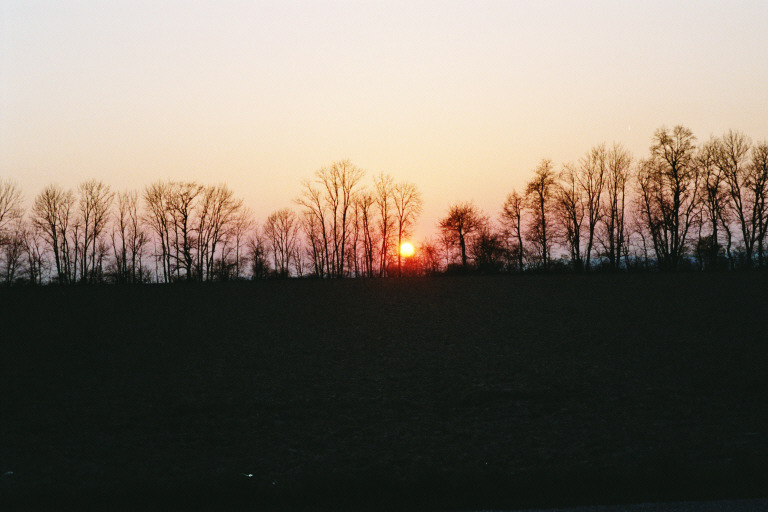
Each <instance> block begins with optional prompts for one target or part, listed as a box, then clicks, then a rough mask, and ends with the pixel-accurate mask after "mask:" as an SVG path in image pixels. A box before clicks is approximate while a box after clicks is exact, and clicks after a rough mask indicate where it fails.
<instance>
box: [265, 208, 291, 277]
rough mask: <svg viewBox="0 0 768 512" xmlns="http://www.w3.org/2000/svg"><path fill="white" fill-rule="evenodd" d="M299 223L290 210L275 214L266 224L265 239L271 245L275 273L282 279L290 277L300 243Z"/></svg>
mask: <svg viewBox="0 0 768 512" xmlns="http://www.w3.org/2000/svg"><path fill="white" fill-rule="evenodd" d="M298 231H299V223H298V221H297V220H296V214H295V213H294V212H293V210H291V209H290V208H282V209H280V210H277V211H275V212H273V213H272V214H271V215H270V216H269V217H267V221H266V222H265V223H264V230H263V232H264V237H265V239H266V241H267V243H268V244H269V252H270V253H271V254H272V262H273V264H274V266H273V268H274V271H275V273H276V274H277V275H278V276H280V277H288V276H289V275H290V268H291V263H292V261H293V257H294V254H295V252H296V245H297V243H298Z"/></svg>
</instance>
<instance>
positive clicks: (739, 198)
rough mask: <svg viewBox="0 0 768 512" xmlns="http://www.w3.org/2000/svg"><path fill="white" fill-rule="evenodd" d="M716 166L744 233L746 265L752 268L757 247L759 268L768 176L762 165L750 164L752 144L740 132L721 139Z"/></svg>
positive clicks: (751, 162)
mask: <svg viewBox="0 0 768 512" xmlns="http://www.w3.org/2000/svg"><path fill="white" fill-rule="evenodd" d="M717 147H718V151H717V153H716V155H717V156H716V163H717V167H718V169H719V171H720V174H721V175H722V179H723V181H724V183H725V186H726V190H727V192H728V206H729V207H730V210H731V213H732V215H733V217H734V218H735V220H736V222H737V224H738V227H739V229H740V231H741V238H742V242H743V243H744V264H745V265H746V266H747V267H751V266H752V265H753V260H754V256H755V248H756V247H757V249H758V251H757V252H758V259H759V263H758V264H759V265H762V254H761V253H762V249H761V247H760V246H759V245H761V244H762V240H763V239H764V238H765V230H764V227H763V226H764V224H765V215H766V212H765V196H766V187H767V186H768V183H766V178H768V177H767V176H764V175H763V174H762V173H761V172H760V168H759V166H755V165H754V159H752V161H750V158H749V156H750V149H751V147H752V143H751V141H750V140H749V137H747V136H746V135H744V134H743V133H740V132H735V131H729V132H728V133H726V134H725V135H723V136H722V137H721V138H720V139H719V140H718V144H717Z"/></svg>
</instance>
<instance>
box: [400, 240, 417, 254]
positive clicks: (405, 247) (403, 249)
mask: <svg viewBox="0 0 768 512" xmlns="http://www.w3.org/2000/svg"><path fill="white" fill-rule="evenodd" d="M414 251H415V250H414V248H413V245H412V244H410V243H408V242H405V243H404V244H402V245H401V246H400V256H403V257H405V258H410V257H411V256H413V253H414Z"/></svg>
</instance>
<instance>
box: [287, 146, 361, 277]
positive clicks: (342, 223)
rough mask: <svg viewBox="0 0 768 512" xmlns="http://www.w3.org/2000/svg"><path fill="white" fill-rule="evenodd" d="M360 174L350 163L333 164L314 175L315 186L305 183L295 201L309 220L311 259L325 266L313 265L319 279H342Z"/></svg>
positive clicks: (307, 223) (345, 161)
mask: <svg viewBox="0 0 768 512" xmlns="http://www.w3.org/2000/svg"><path fill="white" fill-rule="evenodd" d="M363 174H364V171H363V170H362V169H359V168H357V167H355V166H354V165H352V163H350V162H349V160H343V161H340V162H334V163H333V164H331V166H330V167H324V168H322V169H320V170H319V171H317V172H316V173H315V180H314V183H313V182H310V181H305V182H304V191H303V192H302V195H301V197H299V198H298V199H297V200H296V202H297V203H298V204H299V205H301V206H303V207H304V209H305V213H306V215H307V216H309V218H310V219H309V220H307V221H306V223H305V230H307V227H308V236H309V238H310V241H311V243H312V247H313V248H312V254H313V258H314V259H315V262H316V263H317V262H318V257H320V258H322V263H324V269H321V268H320V267H319V266H318V265H317V264H316V265H315V269H316V271H320V272H321V273H320V274H319V275H326V276H328V277H344V265H345V263H346V248H347V236H348V228H349V221H350V220H351V215H350V208H351V206H352V202H353V200H354V197H355V192H356V191H357V188H358V185H359V183H360V179H361V178H362V177H363ZM318 244H319V247H318Z"/></svg>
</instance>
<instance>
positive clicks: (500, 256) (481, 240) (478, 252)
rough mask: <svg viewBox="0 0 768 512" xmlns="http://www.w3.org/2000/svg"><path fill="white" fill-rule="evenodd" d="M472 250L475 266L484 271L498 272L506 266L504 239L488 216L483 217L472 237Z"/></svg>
mask: <svg viewBox="0 0 768 512" xmlns="http://www.w3.org/2000/svg"><path fill="white" fill-rule="evenodd" d="M470 252H471V254H472V258H473V259H474V262H475V267H476V268H477V270H479V271H480V272H482V273H486V274H496V273H498V272H501V270H502V269H503V268H504V260H505V257H504V252H505V251H504V241H503V238H502V236H501V234H500V233H499V232H498V231H496V230H495V229H494V228H493V226H492V225H491V222H490V220H489V219H487V218H483V219H482V221H481V222H480V226H479V227H478V229H477V233H476V235H475V236H474V237H472V241H471V246H470Z"/></svg>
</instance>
